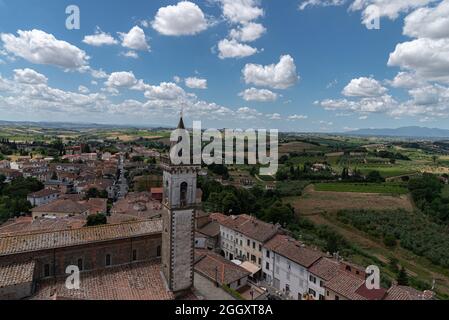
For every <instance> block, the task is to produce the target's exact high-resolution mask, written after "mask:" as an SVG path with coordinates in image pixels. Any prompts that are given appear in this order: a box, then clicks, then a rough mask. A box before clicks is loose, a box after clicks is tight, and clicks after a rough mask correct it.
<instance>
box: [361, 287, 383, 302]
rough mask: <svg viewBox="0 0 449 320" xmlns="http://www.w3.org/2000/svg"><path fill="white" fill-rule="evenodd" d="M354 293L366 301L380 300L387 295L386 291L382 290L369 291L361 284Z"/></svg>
mask: <svg viewBox="0 0 449 320" xmlns="http://www.w3.org/2000/svg"><path fill="white" fill-rule="evenodd" d="M355 293H357V294H358V295H361V296H362V297H365V298H366V299H368V300H382V299H383V298H384V297H385V295H386V294H387V290H386V289H384V288H380V289H371V290H370V289H368V288H367V287H366V285H365V284H363V285H361V286H360V288H358V289H357V290H356V292H355Z"/></svg>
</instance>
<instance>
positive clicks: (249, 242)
mask: <svg viewBox="0 0 449 320" xmlns="http://www.w3.org/2000/svg"><path fill="white" fill-rule="evenodd" d="M247 243H248V247H249V246H250V245H251V241H249V239H248V241H247Z"/></svg>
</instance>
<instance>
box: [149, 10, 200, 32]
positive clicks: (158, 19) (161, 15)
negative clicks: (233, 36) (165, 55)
mask: <svg viewBox="0 0 449 320" xmlns="http://www.w3.org/2000/svg"><path fill="white" fill-rule="evenodd" d="M208 25H209V24H208V22H207V19H206V17H205V15H204V13H203V11H202V10H201V9H200V7H198V6H197V5H196V4H194V3H192V2H190V1H181V2H179V3H178V4H176V5H171V6H167V7H162V8H159V10H158V12H157V14H156V16H155V17H154V20H153V22H152V26H153V28H154V29H155V30H156V31H158V32H159V33H161V34H163V35H166V36H186V35H194V34H197V33H200V32H201V31H204V30H206V29H207V28H208Z"/></svg>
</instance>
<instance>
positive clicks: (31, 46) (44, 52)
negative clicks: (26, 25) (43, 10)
mask: <svg viewBox="0 0 449 320" xmlns="http://www.w3.org/2000/svg"><path fill="white" fill-rule="evenodd" d="M17 34H18V35H17V36H15V35H14V34H11V33H2V34H0V38H1V40H2V41H3V47H4V49H5V50H6V51H7V52H9V53H11V54H13V55H15V56H17V57H21V58H23V59H25V60H27V61H29V62H31V63H35V64H46V65H55V66H58V67H62V68H66V69H80V68H82V67H85V66H87V64H88V60H89V57H88V56H87V54H86V53H85V52H84V51H83V50H81V49H79V48H78V47H76V46H74V45H72V44H70V43H68V42H66V41H62V40H58V39H56V38H55V36H53V35H52V34H48V33H46V32H44V31H42V30H36V29H34V30H30V31H23V30H18V31H17Z"/></svg>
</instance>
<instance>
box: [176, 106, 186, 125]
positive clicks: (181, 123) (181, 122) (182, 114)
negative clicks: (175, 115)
mask: <svg viewBox="0 0 449 320" xmlns="http://www.w3.org/2000/svg"><path fill="white" fill-rule="evenodd" d="M183 116H184V108H182V109H181V115H180V118H179V123H178V127H177V129H184V130H185V129H186V127H185V126H184V120H183V119H182V118H183Z"/></svg>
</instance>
